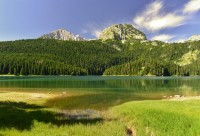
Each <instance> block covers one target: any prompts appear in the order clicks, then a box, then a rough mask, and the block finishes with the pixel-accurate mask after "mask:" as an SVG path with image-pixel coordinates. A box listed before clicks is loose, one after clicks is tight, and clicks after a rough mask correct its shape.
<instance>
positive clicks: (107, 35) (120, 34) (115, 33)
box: [99, 24, 146, 41]
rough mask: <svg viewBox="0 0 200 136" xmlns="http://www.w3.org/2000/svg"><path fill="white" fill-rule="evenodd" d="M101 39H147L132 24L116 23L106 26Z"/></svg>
mask: <svg viewBox="0 0 200 136" xmlns="http://www.w3.org/2000/svg"><path fill="white" fill-rule="evenodd" d="M99 39H102V40H107V39H114V40H122V41H125V40H128V39H133V40H135V39H136V40H146V36H145V34H144V33H142V32H141V31H139V30H137V29H136V28H134V27H133V26H132V25H131V24H115V25H112V26H110V27H108V28H105V29H104V30H103V31H102V33H101V34H100V37H99Z"/></svg>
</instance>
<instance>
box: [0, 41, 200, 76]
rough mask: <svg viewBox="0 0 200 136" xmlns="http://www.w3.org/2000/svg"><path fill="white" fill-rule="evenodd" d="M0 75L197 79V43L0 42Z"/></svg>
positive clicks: (199, 70)
mask: <svg viewBox="0 0 200 136" xmlns="http://www.w3.org/2000/svg"><path fill="white" fill-rule="evenodd" d="M0 52H1V54H0V74H14V75H103V74H104V75H157V76H171V75H183V76H186V75H200V66H199V62H200V42H199V41H196V42H186V43H174V44H167V43H163V42H159V41H154V42H151V41H139V40H130V41H128V40H127V41H126V42H125V43H122V42H121V41H114V40H106V41H101V40H93V41H61V40H53V39H33V40H19V41H9V42H0Z"/></svg>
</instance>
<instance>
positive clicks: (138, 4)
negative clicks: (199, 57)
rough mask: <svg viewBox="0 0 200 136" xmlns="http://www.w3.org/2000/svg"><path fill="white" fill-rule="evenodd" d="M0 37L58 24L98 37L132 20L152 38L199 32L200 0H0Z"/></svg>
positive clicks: (35, 33)
mask: <svg viewBox="0 0 200 136" xmlns="http://www.w3.org/2000/svg"><path fill="white" fill-rule="evenodd" d="M0 18H1V20H0V41H5V40H17V39H30V38H37V37H39V36H41V35H43V34H45V33H49V32H51V31H53V30H56V29H59V28H65V29H67V30H68V31H71V32H72V33H74V34H79V35H81V36H84V37H86V38H95V37H96V36H98V35H99V33H100V32H101V31H102V30H103V29H104V28H105V27H108V26H110V25H112V24H116V23H130V24H132V25H133V26H134V27H136V28H137V29H139V30H141V31H143V32H144V33H145V34H146V35H147V38H148V39H149V40H162V41H181V40H186V39H188V37H189V36H191V35H194V34H200V0H137V1H136V0H99V1H97V0H96V1H95V0H0Z"/></svg>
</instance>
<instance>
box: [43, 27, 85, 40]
mask: <svg viewBox="0 0 200 136" xmlns="http://www.w3.org/2000/svg"><path fill="white" fill-rule="evenodd" d="M40 38H42V39H57V40H64V41H68V40H72V41H85V40H86V39H85V38H83V37H81V36H79V35H76V36H75V35H74V34H72V33H71V32H69V31H67V30H65V29H58V30H55V31H52V32H51V33H49V34H45V35H43V36H41V37H40Z"/></svg>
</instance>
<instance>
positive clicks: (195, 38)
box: [188, 35, 200, 41]
mask: <svg viewBox="0 0 200 136" xmlns="http://www.w3.org/2000/svg"><path fill="white" fill-rule="evenodd" d="M188 41H200V35H193V36H191V37H190V38H189V39H188Z"/></svg>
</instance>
